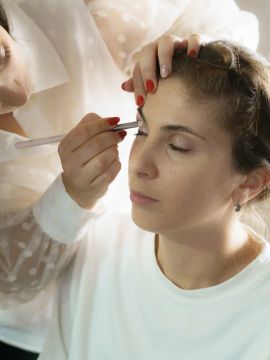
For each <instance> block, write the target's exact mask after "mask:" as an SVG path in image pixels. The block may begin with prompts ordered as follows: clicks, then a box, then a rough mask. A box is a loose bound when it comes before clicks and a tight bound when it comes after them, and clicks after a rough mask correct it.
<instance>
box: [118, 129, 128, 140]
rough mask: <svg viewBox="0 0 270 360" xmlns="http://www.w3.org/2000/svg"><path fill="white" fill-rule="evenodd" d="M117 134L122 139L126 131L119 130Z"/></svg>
mask: <svg viewBox="0 0 270 360" xmlns="http://www.w3.org/2000/svg"><path fill="white" fill-rule="evenodd" d="M118 135H119V136H120V138H121V139H124V137H125V136H126V135H127V132H126V131H125V130H122V131H119V133H118Z"/></svg>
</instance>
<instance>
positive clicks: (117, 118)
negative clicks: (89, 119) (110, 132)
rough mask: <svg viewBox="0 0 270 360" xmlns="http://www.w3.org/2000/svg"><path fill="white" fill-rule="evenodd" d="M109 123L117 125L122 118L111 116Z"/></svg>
mask: <svg viewBox="0 0 270 360" xmlns="http://www.w3.org/2000/svg"><path fill="white" fill-rule="evenodd" d="M107 121H108V124H109V125H112V126H113V125H116V124H118V123H119V121H120V118H119V117H111V118H109V119H108V120H107Z"/></svg>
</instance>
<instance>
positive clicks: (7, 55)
mask: <svg viewBox="0 0 270 360" xmlns="http://www.w3.org/2000/svg"><path fill="white" fill-rule="evenodd" d="M2 46H3V48H4V50H5V56H4V57H3V58H2V59H1V63H2V64H7V63H8V62H9V60H10V58H11V51H10V48H9V47H8V46H7V45H6V44H2Z"/></svg>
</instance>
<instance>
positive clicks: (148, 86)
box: [145, 80, 155, 93]
mask: <svg viewBox="0 0 270 360" xmlns="http://www.w3.org/2000/svg"><path fill="white" fill-rule="evenodd" d="M145 88H146V91H147V92H148V93H150V92H152V91H153V90H154V88H155V84H154V81H153V80H147V81H146V83H145Z"/></svg>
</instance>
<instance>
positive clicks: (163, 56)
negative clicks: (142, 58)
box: [158, 35, 176, 78]
mask: <svg viewBox="0 0 270 360" xmlns="http://www.w3.org/2000/svg"><path fill="white" fill-rule="evenodd" d="M175 45H176V38H175V37H173V36H171V35H164V36H162V37H161V38H160V40H159V42H158V61H159V70H160V75H161V77H162V78H166V77H167V76H168V75H170V74H171V72H172V59H173V54H174V50H175Z"/></svg>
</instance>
